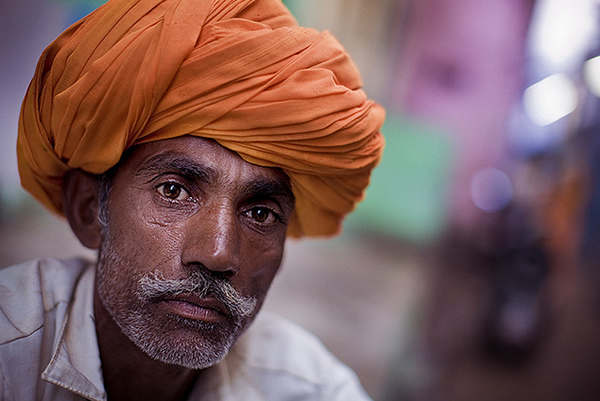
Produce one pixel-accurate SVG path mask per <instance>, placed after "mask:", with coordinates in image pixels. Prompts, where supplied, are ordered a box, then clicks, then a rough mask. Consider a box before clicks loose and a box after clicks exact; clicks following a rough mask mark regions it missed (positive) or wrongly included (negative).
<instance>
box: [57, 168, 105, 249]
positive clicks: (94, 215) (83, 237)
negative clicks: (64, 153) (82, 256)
mask: <svg viewBox="0 0 600 401" xmlns="http://www.w3.org/2000/svg"><path fill="white" fill-rule="evenodd" d="M98 184H99V183H98V179H97V177H96V176H94V175H92V174H90V173H86V172H85V171H82V170H69V171H68V172H67V174H66V175H65V177H64V181H63V190H62V198H63V210H64V212H65V216H66V217H67V220H68V221H69V225H70V226H71V229H72V230H73V232H74V233H75V235H76V236H77V238H79V241H80V242H81V243H82V244H83V245H84V246H86V247H88V248H90V249H98V248H100V245H101V244H102V226H101V225H100V221H99V220H98V199H99V194H100V186H99V185H98Z"/></svg>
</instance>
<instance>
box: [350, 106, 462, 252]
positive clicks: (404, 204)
mask: <svg viewBox="0 0 600 401" xmlns="http://www.w3.org/2000/svg"><path fill="white" fill-rule="evenodd" d="M382 133H383V135H384V137H385V140H386V147H385V150H384V154H383V158H382V160H381V163H380V164H379V166H378V167H377V168H376V169H375V170H374V172H373V175H372V178H371V184H370V186H369V187H368V188H367V192H366V198H365V200H364V201H363V202H361V203H360V204H359V205H358V207H357V209H356V211H355V212H354V213H352V214H351V215H350V216H349V217H348V219H347V221H346V224H345V228H346V229H349V230H351V231H355V232H356V231H361V232H362V231H368V232H372V233H376V234H380V235H384V236H387V237H391V238H393V239H400V240H407V241H409V242H415V243H419V244H424V243H427V242H431V241H433V240H435V239H436V238H437V237H438V235H440V234H441V232H442V230H443V229H444V226H445V220H446V209H447V198H448V196H447V192H448V185H449V181H450V171H451V167H452V163H453V150H452V146H451V143H450V142H449V140H448V136H447V135H443V133H442V132H441V131H439V130H436V129H435V128H433V127H430V126H426V125H425V124H420V123H417V122H414V121H410V120H404V119H401V118H399V117H398V116H395V115H390V113H389V114H388V117H387V119H386V122H385V124H384V126H383V128H382Z"/></svg>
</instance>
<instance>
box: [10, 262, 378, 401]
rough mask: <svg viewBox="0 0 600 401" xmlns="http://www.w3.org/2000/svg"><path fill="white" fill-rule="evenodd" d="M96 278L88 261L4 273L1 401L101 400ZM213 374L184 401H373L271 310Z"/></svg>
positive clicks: (341, 368) (311, 341)
mask: <svg viewBox="0 0 600 401" xmlns="http://www.w3.org/2000/svg"><path fill="white" fill-rule="evenodd" d="M94 279H95V266H94V264H93V263H90V262H87V261H84V260H81V259H74V260H69V261H59V260H54V259H40V260H36V261H31V262H26V263H23V264H20V265H16V266H11V267H7V268H4V269H0V399H1V400H5V401H9V400H15V401H17V400H18V401H28V400H40V401H42V400H43V401H49V400H61V401H71V400H82V399H89V400H94V401H105V400H106V392H105V389H104V384H103V379H102V369H101V362H100V354H99V350H98V340H97V337H96V327H95V322H94V313H93V310H94V309H93V288H94ZM210 369H211V374H210V375H209V376H208V377H209V382H208V383H207V382H203V383H197V385H196V387H195V388H194V390H193V391H192V394H191V395H190V400H202V401H208V400H210V401H213V400H214V401H233V400H236V401H239V400H244V401H254V400H256V401H259V400H277V401H281V400H287V399H289V400H292V399H293V400H327V401H331V400H340V401H342V400H344V401H353V400H357V401H358V400H369V397H368V396H367V394H366V393H365V391H364V390H363V389H362V387H361V386H360V383H359V382H358V379H357V377H356V375H355V374H354V372H352V371H351V370H350V369H349V368H348V367H346V366H345V365H343V364H342V363H341V362H340V361H339V360H337V359H336V358H335V357H334V356H333V355H331V354H330V353H329V352H328V351H327V350H326V349H325V347H324V346H323V345H322V344H321V342H320V341H319V340H318V339H316V338H315V337H314V336H312V335H311V334H310V333H307V332H306V331H305V330H303V329H302V328H300V327H298V326H296V325H295V324H293V323H291V322H289V321H287V320H284V319H282V318H281V317H279V316H276V315H273V314H271V313H265V312H261V313H260V314H259V316H258V317H257V319H256V320H255V321H254V323H253V324H252V326H251V327H250V328H249V329H248V330H247V331H246V333H245V334H244V335H243V336H242V337H241V338H240V339H239V340H238V342H237V343H236V344H235V345H234V346H233V347H232V349H231V351H230V352H229V354H228V355H227V357H226V358H225V359H224V360H223V361H222V362H220V363H219V364H218V365H216V366H215V367H213V368H210ZM132 374H135V372H132Z"/></svg>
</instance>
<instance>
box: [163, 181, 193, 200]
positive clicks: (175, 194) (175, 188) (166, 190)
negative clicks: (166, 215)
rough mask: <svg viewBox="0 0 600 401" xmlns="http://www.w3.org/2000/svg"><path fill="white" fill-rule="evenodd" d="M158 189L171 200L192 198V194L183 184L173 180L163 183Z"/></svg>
mask: <svg viewBox="0 0 600 401" xmlns="http://www.w3.org/2000/svg"><path fill="white" fill-rule="evenodd" d="M157 190H158V193H160V194H161V195H162V196H164V197H165V198H168V199H171V200H179V201H183V200H187V199H189V198H190V194H189V193H188V192H187V191H186V190H185V189H184V188H183V187H182V186H181V185H179V184H176V183H173V182H166V183H164V184H161V185H160V186H159V187H158V188H157Z"/></svg>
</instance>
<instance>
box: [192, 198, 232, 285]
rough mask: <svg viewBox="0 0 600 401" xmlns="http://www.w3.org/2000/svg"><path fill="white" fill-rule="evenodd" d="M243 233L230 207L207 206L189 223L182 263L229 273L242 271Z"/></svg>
mask: <svg viewBox="0 0 600 401" xmlns="http://www.w3.org/2000/svg"><path fill="white" fill-rule="evenodd" d="M241 238H242V235H241V232H240V225H239V221H238V219H237V213H236V211H235V210H232V209H231V208H228V207H211V208H208V207H207V208H206V209H205V210H203V211H202V212H200V213H197V215H195V216H194V217H192V218H190V219H189V221H187V222H186V228H185V238H184V239H183V242H184V249H183V253H182V262H183V264H184V265H186V266H194V265H203V266H204V267H205V268H207V269H209V270H210V271H213V272H215V273H221V274H224V275H227V276H232V275H235V274H236V273H237V272H239V270H240V263H241V260H240V259H241V258H240V250H241Z"/></svg>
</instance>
